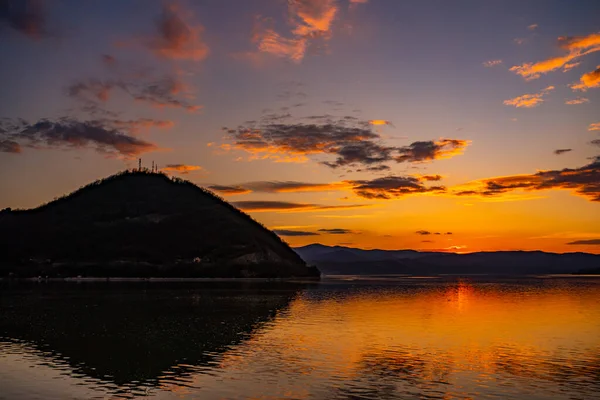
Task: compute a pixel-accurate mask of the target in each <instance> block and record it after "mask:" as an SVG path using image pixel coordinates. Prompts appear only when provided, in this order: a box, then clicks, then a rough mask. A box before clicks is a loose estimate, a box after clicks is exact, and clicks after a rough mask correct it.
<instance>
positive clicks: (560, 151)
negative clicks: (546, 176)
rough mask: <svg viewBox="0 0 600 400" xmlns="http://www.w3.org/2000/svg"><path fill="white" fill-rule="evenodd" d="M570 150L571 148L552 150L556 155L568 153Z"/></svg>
mask: <svg viewBox="0 0 600 400" xmlns="http://www.w3.org/2000/svg"><path fill="white" fill-rule="evenodd" d="M570 151H573V149H556V150H554V154H556V155H557V156H559V155H561V154H563V153H568V152H570Z"/></svg>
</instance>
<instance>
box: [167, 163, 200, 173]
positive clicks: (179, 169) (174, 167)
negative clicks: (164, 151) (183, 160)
mask: <svg viewBox="0 0 600 400" xmlns="http://www.w3.org/2000/svg"><path fill="white" fill-rule="evenodd" d="M200 170H202V167H201V166H199V165H188V164H167V165H166V166H164V167H163V168H161V171H165V172H175V173H178V174H183V175H185V174H189V173H190V172H194V171H200Z"/></svg>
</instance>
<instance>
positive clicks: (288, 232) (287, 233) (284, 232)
mask: <svg viewBox="0 0 600 400" xmlns="http://www.w3.org/2000/svg"><path fill="white" fill-rule="evenodd" d="M273 232H275V233H276V234H277V235H279V236H318V235H319V234H318V233H316V232H309V231H292V230H287V229H275V230H273Z"/></svg>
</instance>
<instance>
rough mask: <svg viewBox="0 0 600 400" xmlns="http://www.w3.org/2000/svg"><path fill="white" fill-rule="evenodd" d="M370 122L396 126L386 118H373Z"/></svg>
mask: <svg viewBox="0 0 600 400" xmlns="http://www.w3.org/2000/svg"><path fill="white" fill-rule="evenodd" d="M369 124H371V125H391V126H394V124H392V121H388V120H385V119H371V120H369Z"/></svg>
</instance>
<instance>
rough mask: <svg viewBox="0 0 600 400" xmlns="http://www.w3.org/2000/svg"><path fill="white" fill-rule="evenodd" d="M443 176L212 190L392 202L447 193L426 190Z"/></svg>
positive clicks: (271, 183)
mask: <svg viewBox="0 0 600 400" xmlns="http://www.w3.org/2000/svg"><path fill="white" fill-rule="evenodd" d="M438 177H439V179H441V176H440V175H425V176H386V177H382V178H376V179H372V180H346V181H342V182H332V183H309V182H296V181H259V182H248V183H242V184H239V185H231V186H227V185H212V186H209V189H211V190H215V191H218V192H220V193H223V194H225V195H227V194H246V193H251V192H258V193H300V192H331V191H351V192H354V194H355V195H357V196H359V197H363V198H367V199H391V198H395V197H402V196H408V195H413V194H423V193H432V194H440V193H444V192H445V190H446V188H445V187H444V186H429V187H428V186H426V185H425V182H428V181H437V180H439V179H438Z"/></svg>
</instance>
